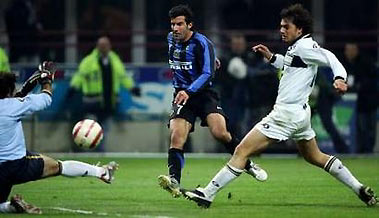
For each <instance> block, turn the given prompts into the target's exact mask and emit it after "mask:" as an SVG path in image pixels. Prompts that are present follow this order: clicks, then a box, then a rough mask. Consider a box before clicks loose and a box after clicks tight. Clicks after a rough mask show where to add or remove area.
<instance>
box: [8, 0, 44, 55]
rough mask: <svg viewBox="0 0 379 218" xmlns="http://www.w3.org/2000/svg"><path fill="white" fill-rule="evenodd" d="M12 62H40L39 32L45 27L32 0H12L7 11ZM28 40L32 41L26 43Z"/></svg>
mask: <svg viewBox="0 0 379 218" xmlns="http://www.w3.org/2000/svg"><path fill="white" fill-rule="evenodd" d="M5 23H6V29H7V32H8V38H9V47H10V55H9V59H10V61H11V62H19V61H22V60H24V61H28V62H30V61H34V62H39V60H38V59H39V57H38V52H39V47H38V41H39V36H38V34H39V33H40V31H41V30H42V29H43V27H42V24H41V23H40V22H39V20H38V18H37V12H36V8H35V5H34V3H33V1H32V0H14V1H10V5H9V7H8V8H7V9H6V11H5ZM26 42H32V43H28V44H25V43H26Z"/></svg>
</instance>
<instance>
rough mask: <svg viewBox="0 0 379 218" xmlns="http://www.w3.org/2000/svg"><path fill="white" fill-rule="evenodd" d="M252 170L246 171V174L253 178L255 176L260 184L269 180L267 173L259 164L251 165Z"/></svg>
mask: <svg viewBox="0 0 379 218" xmlns="http://www.w3.org/2000/svg"><path fill="white" fill-rule="evenodd" d="M250 166H251V167H250V168H249V169H248V170H246V169H245V172H246V173H247V174H249V175H251V176H253V177H254V178H255V179H256V180H258V181H260V182H264V181H266V180H267V177H268V176H267V172H266V171H265V170H264V169H262V168H261V167H260V166H259V165H258V164H255V163H250Z"/></svg>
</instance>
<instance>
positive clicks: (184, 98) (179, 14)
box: [158, 5, 267, 197]
mask: <svg viewBox="0 0 379 218" xmlns="http://www.w3.org/2000/svg"><path fill="white" fill-rule="evenodd" d="M169 17H170V20H171V32H170V33H169V34H168V36H167V41H168V62H169V65H170V68H171V70H172V72H173V75H174V78H173V86H174V89H175V92H174V96H173V97H174V100H173V102H172V114H171V116H170V123H169V127H170V132H171V143H170V149H169V151H168V168H169V175H167V176H166V175H160V176H159V177H158V181H159V184H160V186H161V187H162V188H163V189H165V190H167V191H168V192H170V193H171V194H172V196H173V197H179V196H180V179H181V170H182V168H183V166H184V154H183V153H184V152H183V147H184V143H185V142H186V140H187V137H188V134H189V133H190V132H192V131H193V130H194V124H195V120H196V118H197V117H199V118H200V119H201V125H202V126H208V127H209V129H210V132H211V134H212V135H213V137H214V138H215V139H216V140H218V141H220V142H221V143H223V144H224V145H225V147H226V149H227V151H228V152H229V153H231V154H233V153H234V149H235V147H236V146H237V145H238V144H239V141H240V140H239V139H237V138H236V137H234V136H233V135H232V134H231V133H230V132H229V131H228V130H227V125H226V121H227V118H226V115H225V114H224V112H223V111H222V108H221V107H220V106H219V97H218V95H217V93H216V92H215V91H214V90H213V89H212V79H213V77H214V74H215V70H216V65H217V64H216V63H217V62H216V60H217V59H216V57H215V50H214V47H213V43H212V42H211V41H210V40H209V39H208V38H207V37H206V36H204V35H203V34H201V33H199V32H195V31H194V30H193V29H192V28H193V22H192V17H193V15H192V11H191V9H190V8H189V7H188V6H186V5H178V6H175V7H173V8H172V9H171V10H170V12H169ZM245 171H246V172H247V173H248V174H250V175H252V176H253V177H254V178H256V179H257V180H259V181H265V180H266V179H267V173H266V172H265V171H264V170H263V169H261V168H259V166H257V165H256V164H254V163H253V162H251V161H250V160H248V161H247V163H246V167H245Z"/></svg>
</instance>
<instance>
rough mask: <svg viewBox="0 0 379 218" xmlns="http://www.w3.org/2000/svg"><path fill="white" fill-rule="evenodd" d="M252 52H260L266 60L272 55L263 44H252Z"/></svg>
mask: <svg viewBox="0 0 379 218" xmlns="http://www.w3.org/2000/svg"><path fill="white" fill-rule="evenodd" d="M251 49H252V50H253V51H254V52H260V53H262V55H263V57H265V58H266V59H267V60H270V59H271V58H272V56H273V55H274V54H273V53H272V52H271V51H270V50H269V49H268V48H267V46H265V45H262V44H259V45H256V46H253V47H252V48H251Z"/></svg>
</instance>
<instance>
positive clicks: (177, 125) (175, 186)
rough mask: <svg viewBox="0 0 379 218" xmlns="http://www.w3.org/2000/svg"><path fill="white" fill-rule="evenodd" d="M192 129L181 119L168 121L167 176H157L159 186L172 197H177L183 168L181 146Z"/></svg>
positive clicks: (179, 193) (189, 124)
mask: <svg viewBox="0 0 379 218" xmlns="http://www.w3.org/2000/svg"><path fill="white" fill-rule="evenodd" d="M191 128H192V125H191V123H189V122H188V121H186V120H185V119H182V118H175V119H172V120H171V121H170V131H171V143H170V149H169V151H168V170H169V174H168V175H159V176H158V183H159V185H160V186H161V187H162V188H163V189H164V190H166V191H168V192H169V193H171V195H172V196H173V197H175V198H176V197H179V196H180V195H181V192H180V179H181V171H182V168H183V167H184V153H183V146H184V143H185V142H186V140H187V137H188V134H189V132H190V130H191Z"/></svg>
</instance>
